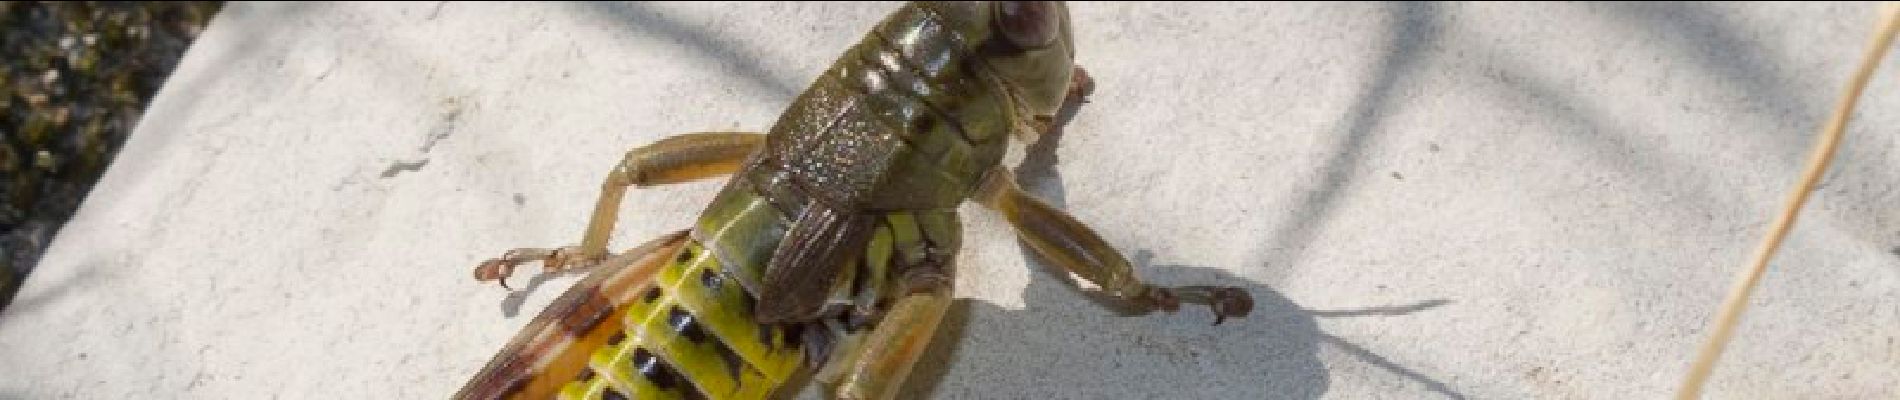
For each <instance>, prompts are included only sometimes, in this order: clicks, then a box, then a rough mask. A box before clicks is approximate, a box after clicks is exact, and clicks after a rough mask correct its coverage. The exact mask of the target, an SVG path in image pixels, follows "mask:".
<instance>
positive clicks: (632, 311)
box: [560, 241, 804, 399]
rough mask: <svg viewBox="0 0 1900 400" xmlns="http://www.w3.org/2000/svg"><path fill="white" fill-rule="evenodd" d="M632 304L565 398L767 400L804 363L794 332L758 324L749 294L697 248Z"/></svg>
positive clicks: (683, 253) (608, 325)
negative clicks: (756, 399) (733, 399)
mask: <svg viewBox="0 0 1900 400" xmlns="http://www.w3.org/2000/svg"><path fill="white" fill-rule="evenodd" d="M629 300H630V301H627V302H625V303H624V304H621V305H620V306H618V307H615V309H616V310H615V311H614V312H613V315H612V317H611V318H610V320H609V321H602V322H603V323H601V324H599V325H600V326H599V327H598V329H599V330H604V331H607V332H608V335H609V336H608V339H607V341H606V342H605V343H604V345H603V346H600V347H599V348H598V349H596V350H593V352H592V354H591V355H590V356H589V358H588V363H587V369H586V370H584V371H582V372H581V373H580V375H579V376H577V377H575V378H574V380H573V381H572V382H569V383H567V384H566V385H565V386H563V387H562V389H561V393H560V394H561V396H560V397H561V398H563V399H618V398H625V399H648V398H654V399H660V398H684V399H694V398H708V399H728V398H737V399H754V398H763V397H765V396H767V395H769V394H770V393H771V392H772V390H773V389H775V388H777V387H779V386H781V385H782V384H784V383H785V380H786V379H788V378H790V377H791V375H792V373H793V372H795V371H796V370H797V368H798V367H799V363H800V362H802V361H803V360H804V358H803V356H804V354H803V351H802V350H801V349H800V343H799V342H798V337H797V336H798V334H797V333H796V332H797V331H795V330H794V331H787V330H785V329H781V328H779V327H774V326H764V325H760V324H756V323H753V322H752V318H750V317H749V316H750V315H751V313H750V311H751V310H752V302H753V298H752V295H751V294H749V293H747V292H746V291H745V290H744V289H741V288H740V286H739V285H738V283H737V282H735V281H733V280H732V279H731V278H730V277H729V276H728V275H726V274H725V273H724V272H723V270H722V269H721V268H720V264H719V261H718V258H717V257H712V256H711V255H710V254H709V253H708V252H706V251H705V248H704V247H701V246H700V244H699V243H698V242H696V241H693V242H688V243H687V244H686V246H684V247H683V248H681V250H680V252H679V254H678V256H677V257H675V258H674V259H673V260H672V261H670V262H667V263H666V264H665V265H664V266H662V267H661V268H660V270H659V272H658V273H657V274H655V275H654V277H653V281H652V283H651V284H650V285H648V286H647V287H646V288H645V289H643V290H641V292H640V293H639V294H638V295H637V296H635V297H633V298H631V299H629Z"/></svg>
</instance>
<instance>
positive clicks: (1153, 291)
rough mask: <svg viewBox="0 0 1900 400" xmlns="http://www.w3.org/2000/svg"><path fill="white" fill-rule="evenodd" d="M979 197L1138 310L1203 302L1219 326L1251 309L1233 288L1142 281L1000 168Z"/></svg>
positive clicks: (1056, 258) (1054, 258)
mask: <svg viewBox="0 0 1900 400" xmlns="http://www.w3.org/2000/svg"><path fill="white" fill-rule="evenodd" d="M977 201H978V202H980V203H982V204H983V205H984V206H987V207H989V208H991V209H994V210H996V211H998V212H1001V213H1002V214H1003V216H1004V217H1005V218H1007V219H1008V220H1009V224H1010V226H1012V227H1015V228H1016V233H1017V235H1019V236H1020V237H1022V239H1023V241H1025V242H1028V244H1029V247H1030V248H1033V249H1035V250H1036V254H1039V255H1041V256H1042V257H1043V258H1045V259H1048V260H1049V261H1050V262H1052V263H1054V264H1055V265H1056V266H1058V267H1061V268H1062V269H1063V270H1066V271H1069V272H1071V273H1074V274H1076V275H1077V276H1081V277H1082V279H1085V280H1088V281H1089V282H1091V283H1094V284H1095V285H1097V286H1100V287H1101V288H1102V290H1104V291H1106V292H1108V293H1109V294H1110V295H1113V296H1115V297H1116V298H1118V299H1121V300H1124V301H1128V302H1130V303H1132V304H1133V305H1135V306H1137V307H1140V308H1141V309H1144V310H1152V309H1161V310H1166V311H1175V310H1177V309H1179V308H1180V305H1181V303H1184V302H1185V303H1190V304H1205V305H1208V306H1209V307H1211V308H1213V310H1214V318H1215V319H1214V323H1215V324H1217V325H1218V324H1220V323H1221V322H1222V321H1225V320H1226V319H1227V318H1228V317H1244V316H1246V315H1247V313H1248V312H1250V311H1253V297H1252V296H1251V295H1249V294H1247V292H1246V291H1245V290H1241V289H1240V288H1237V287H1229V286H1180V287H1162V286H1154V285H1149V284H1148V283H1146V282H1142V281H1141V279H1140V278H1138V277H1136V276H1135V271H1134V266H1133V265H1131V264H1129V263H1128V259H1127V258H1124V257H1123V256H1122V254H1121V253H1120V252H1117V251H1115V249H1114V248H1112V247H1109V245H1108V243H1107V242H1106V241H1104V240H1102V238H1101V236H1099V235H1096V234H1095V231H1093V230H1090V229H1089V227H1088V226H1087V225H1084V224H1082V223H1081V222H1080V221H1076V220H1075V217H1072V216H1070V215H1069V214H1068V213H1064V212H1062V211H1061V210H1057V209H1055V208H1054V207H1050V206H1049V205H1048V204H1047V203H1044V202H1042V200H1040V199H1037V198H1035V197H1033V196H1030V195H1029V194H1028V193H1024V192H1023V190H1022V188H1021V187H1018V186H1017V185H1016V181H1015V180H1014V179H1011V178H1010V173H1009V171H1007V170H1004V169H1002V168H996V169H994V170H991V172H990V173H989V176H988V177H987V178H985V180H984V182H983V184H982V186H981V187H980V188H979V189H978V193H977Z"/></svg>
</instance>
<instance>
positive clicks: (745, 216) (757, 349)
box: [456, 2, 1253, 399]
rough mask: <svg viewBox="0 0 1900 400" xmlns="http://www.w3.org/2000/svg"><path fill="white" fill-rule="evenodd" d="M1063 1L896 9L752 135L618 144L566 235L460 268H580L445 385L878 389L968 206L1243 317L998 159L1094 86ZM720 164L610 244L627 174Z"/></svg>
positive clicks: (1115, 282) (933, 300) (607, 391)
mask: <svg viewBox="0 0 1900 400" xmlns="http://www.w3.org/2000/svg"><path fill="white" fill-rule="evenodd" d="M1074 55H1075V46H1074V41H1073V40H1072V39H1071V29H1070V25H1069V15H1068V8H1067V6H1066V5H1065V4H1062V3H1059V2H994V3H990V2H957V3H935V2H931V3H911V4H907V5H905V6H903V7H902V8H900V9H898V10H897V11H895V12H893V13H892V14H890V15H889V16H887V17H885V19H883V20H882V21H881V22H880V23H879V24H878V25H876V27H875V28H873V29H872V30H871V32H870V33H869V34H867V35H865V36H864V38H863V39H861V40H860V41H859V42H858V43H856V44H855V45H854V46H852V47H851V48H850V49H848V50H846V51H845V53H844V55H843V56H842V57H840V58H839V59H838V60H837V61H836V62H835V63H834V64H832V66H831V67H830V68H829V69H828V70H827V71H825V72H824V74H823V75H821V76H819V77H818V78H817V79H816V80H815V81H813V82H812V84H811V86H810V87H809V89H808V90H806V91H805V92H804V93H802V94H801V95H799V96H798V97H797V98H796V99H795V100H794V102H793V103H792V104H791V105H790V106H789V107H788V108H787V109H786V110H785V112H784V113H783V114H782V115H781V116H780V117H779V119H778V120H777V121H776V123H775V124H774V125H772V127H771V130H770V131H768V132H766V133H762V134H761V133H742V132H701V133H688V134H681V135H677V136H671V137H667V138H664V139H661V140H659V141H657V142H654V143H651V144H648V145H645V146H641V147H638V148H635V149H633V150H631V151H629V152H627V153H626V156H625V158H624V159H622V160H621V161H620V163H619V164H617V165H616V166H615V167H614V168H613V169H612V171H611V172H609V173H608V174H607V178H606V180H605V182H603V183H602V187H601V193H600V197H599V199H598V201H597V203H595V208H594V210H593V213H592V216H591V219H590V221H589V224H588V226H587V228H586V231H585V232H584V235H583V236H582V239H581V242H580V244H579V245H574V246H566V247H559V248H517V249H513V250H509V251H507V252H505V253H504V254H503V255H502V256H501V257H499V258H495V259H490V260H487V261H485V262H482V263H481V264H480V265H479V266H478V267H476V268H475V278H476V279H477V280H479V281H490V280H494V281H500V282H501V283H502V284H503V286H506V281H505V279H506V278H507V277H508V276H509V275H511V274H512V272H513V271H514V269H515V268H516V267H517V266H518V265H520V264H524V263H530V262H536V261H539V262H541V263H543V265H544V271H545V272H544V273H557V272H563V271H572V270H582V269H588V270H590V271H589V272H588V275H587V276H586V277H585V278H583V279H581V280H580V281H579V282H577V283H576V284H575V285H574V286H573V287H571V288H570V289H568V290H567V291H566V292H564V293H563V294H562V295H561V296H560V297H559V298H557V299H555V300H554V301H553V303H552V304H551V305H549V306H548V307H547V308H546V309H545V310H543V311H542V312H541V313H540V314H538V315H537V316H536V317H535V318H534V319H533V320H531V321H530V322H529V323H528V325H527V326H526V327H525V328H523V329H522V331H521V332H520V333H519V334H517V336H515V337H514V338H513V339H512V340H511V341H510V342H509V343H508V344H507V346H506V347H505V348H503V349H502V350H501V351H500V352H499V353H498V354H496V355H495V356H494V357H493V358H492V359H491V360H490V361H489V362H488V364H487V365H486V366H485V367H483V368H482V369H481V371H480V372H479V373H478V374H476V375H475V376H474V377H473V378H472V379H471V380H470V381H469V382H468V383H467V385H466V386H465V387H464V388H462V390H461V391H460V392H459V393H458V394H457V395H456V398H459V399H493V398H549V397H560V398H567V399H630V398H643V399H644V398H712V399H728V398H764V397H771V396H775V395H782V394H783V393H780V391H781V389H782V388H783V387H786V386H788V385H791V384H790V383H788V382H791V381H792V379H793V377H794V376H795V375H798V374H806V373H808V374H810V375H809V376H810V377H811V378H812V379H815V380H816V381H817V382H820V383H823V384H825V385H827V386H829V389H830V392H831V393H832V394H834V395H836V396H837V397H839V398H890V397H893V396H894V395H895V393H896V391H897V389H898V388H899V387H900V386H902V383H903V382H904V380H905V378H906V376H907V375H908V374H909V373H910V370H911V368H912V366H914V365H915V364H916V363H917V361H918V359H919V357H920V356H921V355H922V353H923V349H924V348H926V347H927V345H928V342H929V340H930V339H931V337H932V335H933V334H934V331H935V329H936V327H937V325H938V323H939V322H940V320H941V319H942V317H943V315H944V312H945V310H946V309H947V308H948V306H949V305H950V303H951V297H952V295H953V294H952V286H953V285H952V283H953V281H954V277H955V270H956V268H955V262H956V258H957V252H958V249H959V244H960V242H961V239H962V236H961V235H962V233H961V227H960V221H959V220H958V215H957V212H958V211H957V210H958V207H959V206H960V205H961V204H962V203H963V202H964V201H966V200H973V201H976V202H977V203H979V204H981V205H983V206H985V207H987V208H989V209H991V210H994V211H996V212H999V213H1001V214H1002V215H1004V216H1005V217H1006V219H1007V220H1008V222H1009V224H1010V225H1011V226H1012V227H1013V228H1014V229H1015V232H1016V233H1017V235H1018V236H1019V237H1020V238H1021V239H1022V240H1023V241H1024V242H1026V243H1027V244H1028V245H1029V247H1030V248H1033V249H1034V251H1035V252H1036V253H1037V254H1038V255H1040V256H1042V257H1043V258H1045V259H1046V260H1048V261H1049V262H1050V263H1052V264H1054V265H1055V266H1058V267H1060V268H1061V269H1064V270H1066V271H1068V272H1070V273H1073V274H1075V275H1077V276H1079V277H1081V278H1082V279H1084V280H1087V281H1089V282H1090V283H1093V284H1095V285H1097V286H1099V287H1100V289H1101V290H1102V291H1103V292H1105V293H1107V294H1109V295H1110V296H1112V297H1113V298H1115V299H1117V300H1119V301H1122V302H1125V303H1127V305H1129V306H1131V308H1133V309H1136V310H1147V311H1154V310H1163V311H1169V312H1173V311H1177V310H1178V309H1179V308H1180V305H1181V304H1183V303H1188V304H1201V305H1206V306H1208V307H1210V308H1211V309H1212V310H1213V313H1214V315H1215V324H1219V323H1220V321H1222V320H1224V319H1225V318H1230V317H1243V316H1245V315H1246V314H1247V313H1248V312H1250V311H1251V309H1252V308H1253V300H1252V298H1251V296H1250V295H1249V294H1248V293H1247V292H1246V291H1244V290H1241V289H1239V288H1236V287H1228V286H1183V287H1164V286H1156V285H1151V284H1148V283H1146V282H1143V281H1142V280H1141V279H1139V278H1137V277H1136V275H1135V272H1134V270H1133V266H1132V265H1131V264H1130V263H1129V262H1128V260H1127V259H1126V258H1124V257H1123V256H1122V255H1121V254H1120V253H1118V252H1117V251H1116V250H1114V249H1113V248H1111V247H1110V246H1109V245H1108V244H1107V242H1106V241H1104V240H1103V239H1102V238H1101V237H1100V236H1099V235H1098V234H1096V233H1095V232H1093V231H1092V230H1091V229H1090V228H1088V227H1087V226H1085V225H1084V224H1083V223H1081V222H1079V221H1077V220H1076V219H1075V218H1074V217H1072V216H1070V215H1068V214H1065V213H1064V212H1062V211H1060V210H1057V209H1055V208H1053V207H1051V206H1049V205H1048V204H1046V203H1044V202H1043V201H1041V200H1039V199H1036V198H1034V197H1032V196H1030V195H1029V194H1027V193H1025V192H1024V191H1023V190H1022V189H1021V188H1020V187H1019V186H1018V185H1017V184H1016V183H1015V182H1014V181H1012V180H1011V178H1010V173H1009V172H1008V170H1007V169H1006V168H1004V167H1003V166H1002V165H1001V160H1002V158H1003V156H1004V153H1005V151H1006V149H1007V147H1008V144H1009V140H1010V137H1012V136H1014V137H1018V138H1019V139H1022V140H1025V141H1027V140H1034V139H1035V138H1036V137H1038V136H1039V135H1041V134H1043V133H1045V132H1047V130H1048V129H1051V128H1052V125H1053V124H1054V121H1055V119H1054V118H1053V117H1054V115H1055V113H1056V112H1057V111H1058V109H1059V108H1060V107H1061V106H1062V105H1063V104H1064V102H1065V101H1074V100H1077V99H1079V98H1081V97H1083V96H1086V95H1087V93H1088V91H1089V89H1090V88H1091V85H1092V81H1091V80H1090V79H1089V77H1088V75H1087V73H1086V72H1084V71H1083V70H1082V69H1081V68H1080V67H1078V66H1076V65H1075V63H1074V61H1073V57H1074ZM726 176H729V177H730V178H728V179H727V180H726V182H725V186H724V187H723V188H722V189H721V190H720V191H719V192H718V194H717V195H716V196H715V197H714V199H713V200H712V202H711V203H710V204H709V205H708V206H707V207H706V209H705V211H704V212H703V213H702V214H701V216H700V217H699V219H698V220H697V222H696V223H695V224H694V226H692V227H691V229H686V230H681V231H678V232H675V233H672V234H668V235H664V236H662V237H660V238H657V239H653V240H651V241H649V242H647V243H645V244H643V245H641V246H637V247H634V248H632V249H630V250H627V251H624V252H621V253H610V252H609V251H608V239H609V236H610V233H611V231H612V230H613V226H614V224H615V221H616V219H617V214H618V213H619V207H620V203H621V200H622V197H623V196H624V195H625V194H626V192H627V189H628V188H629V187H648V186H654V185H667V184H676V183H685V182H692V181H699V180H705V179H712V178H718V177H726Z"/></svg>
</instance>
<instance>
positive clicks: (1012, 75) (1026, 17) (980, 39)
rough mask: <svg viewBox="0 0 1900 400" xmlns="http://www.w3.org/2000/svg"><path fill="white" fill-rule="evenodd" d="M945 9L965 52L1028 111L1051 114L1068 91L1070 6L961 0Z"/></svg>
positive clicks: (1072, 45) (1071, 55) (1071, 63)
mask: <svg viewBox="0 0 1900 400" xmlns="http://www.w3.org/2000/svg"><path fill="white" fill-rule="evenodd" d="M962 5H963V6H962V7H954V6H953V7H948V8H953V9H954V10H946V11H951V12H950V14H952V15H955V16H956V17H957V18H955V19H958V20H960V21H957V22H960V23H958V24H956V25H959V26H957V27H956V29H958V30H960V31H962V32H961V33H962V34H963V37H964V38H965V39H966V40H968V45H969V46H972V47H974V48H973V49H971V50H970V54H974V55H976V56H977V57H980V58H982V61H983V63H984V64H987V65H989V67H990V69H991V70H992V71H993V72H995V73H996V75H997V77H998V78H999V79H1000V80H1002V83H1003V84H1004V85H1005V86H1007V87H1009V91H1010V93H1011V95H1012V97H1014V98H1015V100H1016V102H1017V103H1018V105H1019V106H1021V107H1023V108H1024V111H1027V112H1029V114H1030V116H1047V115H1054V114H1055V113H1056V111H1057V109H1059V108H1061V107H1062V102H1063V100H1064V99H1065V98H1066V97H1067V95H1068V93H1069V90H1070V88H1069V82H1070V80H1071V75H1073V71H1074V70H1075V42H1074V40H1073V39H1072V36H1071V34H1070V29H1069V8H1068V6H1067V5H1066V4H1063V2H1059V1H998V2H988V3H977V4H974V5H972V4H970V3H964V4H962Z"/></svg>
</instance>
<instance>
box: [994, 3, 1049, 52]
mask: <svg viewBox="0 0 1900 400" xmlns="http://www.w3.org/2000/svg"><path fill="white" fill-rule="evenodd" d="M1056 7H1057V6H1056V4H1055V2H1053V1H1002V2H997V3H996V28H997V30H999V31H1002V32H1003V38H1004V39H1008V40H1009V43H1010V44H1014V45H1016V47H1020V48H1023V49H1036V48H1041V47H1043V46H1048V45H1049V44H1050V43H1053V42H1055V40H1056V33H1057V32H1060V31H1061V30H1062V27H1061V26H1058V25H1060V24H1061V23H1062V21H1061V19H1062V16H1061V15H1060V14H1057V12H1058V11H1057V9H1056Z"/></svg>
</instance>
